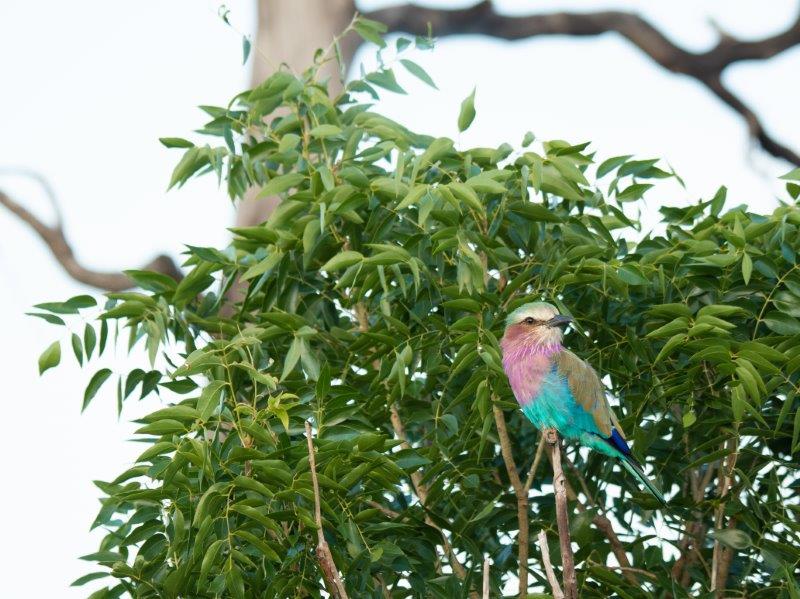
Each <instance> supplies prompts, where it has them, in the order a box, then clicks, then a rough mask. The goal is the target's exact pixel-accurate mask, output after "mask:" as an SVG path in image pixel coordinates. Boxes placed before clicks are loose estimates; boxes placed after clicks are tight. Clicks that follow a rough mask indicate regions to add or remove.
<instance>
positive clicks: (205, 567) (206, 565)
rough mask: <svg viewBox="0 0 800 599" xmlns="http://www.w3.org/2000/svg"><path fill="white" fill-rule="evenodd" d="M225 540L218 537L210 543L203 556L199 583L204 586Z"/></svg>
mask: <svg viewBox="0 0 800 599" xmlns="http://www.w3.org/2000/svg"><path fill="white" fill-rule="evenodd" d="M224 542H225V541H224V540H223V539H217V540H216V541H214V542H213V543H211V545H209V547H208V549H206V553H205V555H204V556H203V561H202V563H201V564H200V577H199V578H198V584H199V585H200V586H201V587H202V586H204V584H203V583H204V581H205V579H206V578H207V577H208V573H209V572H210V571H211V567H212V566H213V565H214V562H215V561H216V560H217V556H218V555H219V552H220V549H222V544H223V543H224Z"/></svg>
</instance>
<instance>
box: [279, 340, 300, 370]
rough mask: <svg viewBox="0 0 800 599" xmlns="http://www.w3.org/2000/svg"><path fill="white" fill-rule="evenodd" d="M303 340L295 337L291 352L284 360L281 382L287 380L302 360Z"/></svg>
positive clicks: (290, 348) (287, 353)
mask: <svg viewBox="0 0 800 599" xmlns="http://www.w3.org/2000/svg"><path fill="white" fill-rule="evenodd" d="M302 344H303V340H302V339H301V338H300V337H295V338H294V339H293V340H292V344H291V345H290V346H289V351H288V352H286V357H285V358H284V359H283V372H281V380H284V379H286V377H287V376H289V374H290V373H291V372H292V370H294V367H295V366H296V365H297V361H298V360H299V359H300V351H301V348H302Z"/></svg>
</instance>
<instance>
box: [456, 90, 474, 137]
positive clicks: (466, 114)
mask: <svg viewBox="0 0 800 599" xmlns="http://www.w3.org/2000/svg"><path fill="white" fill-rule="evenodd" d="M474 119H475V89H474V88H473V90H472V93H471V94H470V95H468V96H467V97H466V98H464V100H463V101H462V102H461V110H460V111H459V113H458V130H459V131H466V130H467V129H468V128H469V126H470V125H471V124H472V121H473V120H474Z"/></svg>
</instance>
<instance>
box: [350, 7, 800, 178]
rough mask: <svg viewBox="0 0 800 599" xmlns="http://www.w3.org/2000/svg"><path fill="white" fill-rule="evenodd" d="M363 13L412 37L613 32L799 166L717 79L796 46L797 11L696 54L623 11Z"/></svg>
mask: <svg viewBox="0 0 800 599" xmlns="http://www.w3.org/2000/svg"><path fill="white" fill-rule="evenodd" d="M366 16H367V17H369V18H370V19H375V20H377V21H381V22H383V23H385V24H386V25H387V26H388V28H389V31H405V32H409V33H413V34H417V35H425V34H426V33H427V31H428V23H430V24H431V26H432V29H433V31H434V33H435V34H436V35H437V36H439V37H444V36H447V35H460V34H477V35H488V36H491V37H497V38H501V39H505V40H510V41H513V40H520V39H528V38H531V37H537V36H545V35H572V36H578V37H586V36H599V35H602V34H605V33H617V34H618V35H620V36H622V37H623V38H625V39H626V40H628V41H629V42H630V43H632V44H633V45H634V46H636V47H637V48H638V49H639V50H641V51H642V52H644V53H645V54H646V55H647V56H648V57H650V59H651V60H653V62H655V63H656V64H658V65H660V66H661V67H662V68H664V69H666V70H668V71H670V72H673V73H678V74H682V75H687V76H689V77H692V78H693V79H696V80H697V81H699V82H700V83H702V84H703V85H705V86H706V87H707V88H708V89H709V90H710V91H711V92H712V93H714V95H716V96H717V97H718V98H719V99H720V100H722V101H723V102H725V103H726V104H727V105H728V106H729V107H730V108H732V109H733V110H735V111H736V112H738V113H739V114H740V115H742V116H743V117H744V118H745V121H746V122H747V127H748V130H749V132H750V134H751V135H752V136H753V138H754V139H755V140H757V141H758V143H759V144H760V145H761V147H762V148H763V149H764V150H765V151H766V152H768V153H769V154H771V155H772V156H775V157H777V158H783V159H784V160H787V161H789V162H791V163H793V164H796V165H800V156H798V154H797V153H796V152H794V151H793V150H791V149H789V148H787V147H786V146H784V145H782V144H780V143H779V142H777V141H776V140H774V139H773V138H772V137H770V135H769V134H767V132H766V130H765V128H764V126H763V125H762V124H761V122H760V121H759V120H758V118H757V117H756V115H755V113H754V112H753V111H752V110H750V109H749V108H748V107H747V106H746V105H745V104H744V103H743V102H742V101H741V100H740V99H739V98H738V97H737V96H735V95H734V94H733V93H732V92H731V91H730V90H728V89H727V88H725V87H724V86H722V84H721V83H720V78H721V74H722V72H723V71H724V70H725V69H726V68H727V67H728V66H730V65H732V64H734V63H736V62H740V61H743V60H766V59H768V58H772V57H773V56H776V55H778V54H780V53H781V52H783V51H784V50H787V49H789V48H792V47H794V46H796V45H798V44H800V14H798V17H797V19H795V21H794V22H793V23H792V24H791V25H790V26H789V27H788V28H787V29H786V30H785V31H783V32H781V33H779V34H776V35H774V36H771V37H768V38H764V39H761V40H757V41H751V42H747V41H740V40H737V39H734V38H732V37H730V36H727V35H724V36H720V40H719V42H718V43H717V45H716V46H714V47H713V48H712V49H711V50H708V51H707V52H699V53H697V52H689V51H687V50H684V49H683V48H680V47H679V46H677V45H675V44H674V43H673V42H672V41H671V40H670V39H668V38H667V37H666V36H665V35H664V34H663V33H661V32H660V31H659V30H658V29H656V28H655V27H654V26H653V25H651V24H650V23H649V22H647V21H646V20H644V19H643V18H642V17H640V16H638V15H636V14H633V13H627V12H622V11H601V12H593V13H568V12H557V13H548V14H538V15H527V16H507V15H502V14H499V13H498V12H496V11H495V9H494V6H493V4H492V2H491V1H490V0H484V1H483V2H479V3H478V4H476V5H474V6H471V7H469V8H462V9H454V10H446V9H436V8H426V7H422V6H416V5H413V4H402V5H398V6H392V7H389V8H384V9H381V10H377V11H373V12H370V13H367V14H366Z"/></svg>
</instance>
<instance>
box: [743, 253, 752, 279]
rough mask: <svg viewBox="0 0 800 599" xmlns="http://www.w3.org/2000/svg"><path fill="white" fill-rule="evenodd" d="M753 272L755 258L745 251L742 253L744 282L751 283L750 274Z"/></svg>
mask: <svg viewBox="0 0 800 599" xmlns="http://www.w3.org/2000/svg"><path fill="white" fill-rule="evenodd" d="M752 274H753V259H752V258H750V255H749V254H747V253H745V254H743V255H742V279H744V284H745V285H749V284H750V275H752Z"/></svg>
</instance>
